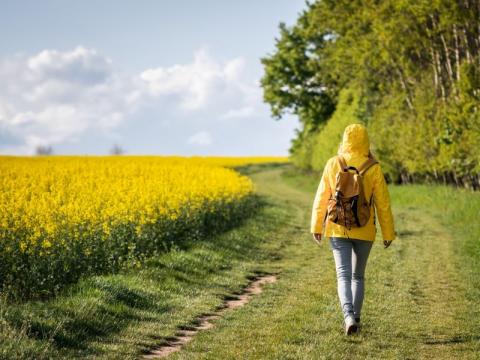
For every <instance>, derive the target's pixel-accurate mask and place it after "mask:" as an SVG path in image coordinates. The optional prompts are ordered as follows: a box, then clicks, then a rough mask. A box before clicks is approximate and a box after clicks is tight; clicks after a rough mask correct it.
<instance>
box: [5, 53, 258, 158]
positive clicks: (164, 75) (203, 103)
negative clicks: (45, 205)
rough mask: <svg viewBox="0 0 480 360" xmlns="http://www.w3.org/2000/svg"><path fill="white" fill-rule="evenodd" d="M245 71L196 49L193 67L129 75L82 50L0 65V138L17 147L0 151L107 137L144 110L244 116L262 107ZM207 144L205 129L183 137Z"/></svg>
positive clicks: (237, 62)
mask: <svg viewBox="0 0 480 360" xmlns="http://www.w3.org/2000/svg"><path fill="white" fill-rule="evenodd" d="M244 68H245V59H244V58H242V57H238V58H234V59H231V60H229V61H226V62H224V63H220V62H218V61H216V60H215V59H214V58H213V57H212V56H211V55H210V54H209V52H208V50H207V49H206V48H201V49H199V50H197V51H195V52H194V54H193V60H192V61H191V62H190V63H185V64H174V65H172V66H167V67H153V68H150V69H147V70H145V71H142V72H140V73H139V74H131V75H125V74H123V73H121V72H119V71H118V70H116V69H115V67H114V64H113V62H112V60H110V59H109V58H107V57H105V56H104V55H102V54H100V53H99V52H97V51H96V50H95V49H87V48H85V47H82V46H78V47H76V48H74V49H72V50H70V51H59V50H43V51H41V52H39V53H38V54H34V55H32V56H25V55H16V56H12V57H9V58H6V59H0V81H1V83H2V87H1V88H0V135H1V134H2V133H3V134H7V135H8V136H9V137H11V138H15V139H17V143H18V144H17V145H14V146H12V145H11V144H10V145H8V146H6V145H5V144H3V145H2V144H0V152H2V153H5V152H9V153H11V152H13V153H15V152H18V153H25V152H27V153H28V152H30V153H31V152H32V151H33V150H34V149H35V147H36V146H38V145H55V144H59V143H65V142H70V141H75V140H76V139H77V138H78V137H79V136H81V135H82V134H85V133H88V132H89V131H103V132H105V133H108V132H110V131H112V129H115V128H116V127H118V126H119V125H120V124H121V123H122V122H124V121H134V118H135V112H136V110H138V109H142V108H146V107H148V108H149V110H150V111H152V112H158V113H162V114H165V113H168V112H169V111H171V112H172V113H176V112H177V111H178V110H180V111H181V112H182V113H183V114H184V115H187V116H190V115H192V114H195V113H196V112H200V111H206V112H208V114H209V116H211V117H213V118H218V119H230V118H242V117H248V116H250V115H251V114H253V113H254V112H255V108H256V107H258V106H259V105H260V104H261V94H260V92H259V88H258V86H257V85H258V84H256V83H248V82H246V81H245V80H244V77H243V71H244ZM192 116H193V115H192ZM171 118H172V120H170V121H175V118H174V116H172V117H171ZM211 141H212V138H211V135H210V134H209V133H208V132H205V131H202V132H199V133H197V134H194V135H192V136H191V137H190V138H189V139H188V143H189V144H196V145H202V146H206V145H209V144H210V143H211Z"/></svg>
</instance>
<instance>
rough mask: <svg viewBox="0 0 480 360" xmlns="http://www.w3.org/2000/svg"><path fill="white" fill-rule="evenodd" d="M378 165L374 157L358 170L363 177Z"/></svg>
mask: <svg viewBox="0 0 480 360" xmlns="http://www.w3.org/2000/svg"><path fill="white" fill-rule="evenodd" d="M377 163H378V161H377V160H375V159H374V158H373V157H369V158H368V159H367V161H365V162H364V163H363V164H362V165H360V167H359V168H358V172H359V173H360V175H362V176H363V174H365V173H366V172H367V170H368V169H370V167H371V166H372V165H375V164H377Z"/></svg>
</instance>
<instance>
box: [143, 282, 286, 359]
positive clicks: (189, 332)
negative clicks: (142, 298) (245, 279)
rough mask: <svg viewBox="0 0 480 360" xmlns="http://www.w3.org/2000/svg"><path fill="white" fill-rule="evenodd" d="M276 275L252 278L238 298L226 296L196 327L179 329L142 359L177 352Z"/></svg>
mask: <svg viewBox="0 0 480 360" xmlns="http://www.w3.org/2000/svg"><path fill="white" fill-rule="evenodd" d="M277 276H278V274H265V275H258V276H255V277H254V278H252V280H251V282H250V283H249V284H248V285H247V286H246V287H245V288H244V289H243V290H242V292H241V293H240V294H239V295H238V296H227V297H226V298H225V301H224V302H223V304H222V305H221V306H219V307H218V308H217V310H216V311H215V312H211V313H205V314H202V315H200V316H199V317H198V318H197V319H196V320H195V323H197V324H198V325H196V326H193V327H191V328H188V329H180V330H179V331H178V332H177V333H176V334H175V336H173V337H169V338H168V339H165V343H164V344H162V345H160V346H158V347H157V348H155V349H153V350H152V351H151V352H150V353H149V354H146V355H144V356H143V359H161V358H164V357H167V356H168V355H170V354H171V353H173V352H175V351H178V350H180V349H181V348H182V346H183V345H184V344H186V343H187V342H189V341H191V340H192V339H193V337H194V336H195V334H197V333H198V332H199V331H201V330H206V329H210V328H212V327H214V326H215V324H214V323H213V322H212V320H215V319H218V318H219V317H221V316H222V315H223V313H224V312H225V311H229V310H233V309H236V308H238V307H241V306H244V305H245V304H246V303H248V302H249V301H250V299H251V297H252V296H253V295H256V294H260V293H261V292H262V285H263V284H266V283H274V282H275V281H277Z"/></svg>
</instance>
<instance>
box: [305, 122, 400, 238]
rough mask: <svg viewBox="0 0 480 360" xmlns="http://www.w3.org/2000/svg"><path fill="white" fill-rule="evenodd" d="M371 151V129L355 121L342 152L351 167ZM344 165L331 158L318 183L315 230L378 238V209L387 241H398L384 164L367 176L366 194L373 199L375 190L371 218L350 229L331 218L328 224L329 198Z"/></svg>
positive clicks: (349, 129) (364, 178) (314, 218)
mask: <svg viewBox="0 0 480 360" xmlns="http://www.w3.org/2000/svg"><path fill="white" fill-rule="evenodd" d="M369 151H370V142H369V140H368V133H367V129H366V128H365V127H364V126H363V125H361V124H352V125H349V126H347V127H346V128H345V131H344V133H343V141H342V145H341V148H340V149H339V153H341V154H342V156H343V157H344V159H345V161H346V163H347V165H348V166H354V167H356V168H358V167H359V166H360V165H361V164H362V163H363V162H365V161H366V160H367V157H368V154H369ZM338 171H340V164H339V163H338V160H337V158H336V157H332V158H330V159H329V160H328V161H327V163H326V165H325V168H324V170H323V174H322V178H321V180H320V184H319V185H318V189H317V193H316V195H315V200H314V202H313V209H312V220H311V229H310V231H311V232H312V233H316V234H321V233H322V232H323V231H325V234H324V236H325V237H344V238H346V237H347V236H348V237H350V238H353V239H361V240H369V241H374V240H375V236H376V233H377V229H376V226H375V224H376V221H375V209H376V212H377V215H378V221H379V223H380V227H381V229H382V237H383V240H394V239H395V230H394V225H393V215H392V210H391V207H390V196H389V193H388V188H387V184H386V182H385V178H384V176H383V172H382V169H381V167H380V164H375V165H373V166H371V167H370V168H369V169H368V170H367V172H366V173H365V174H364V176H363V186H364V191H365V197H366V198H367V199H370V196H371V195H372V192H373V204H374V206H372V207H371V209H370V219H369V221H368V223H367V224H366V225H364V226H362V227H358V228H355V227H354V228H352V229H351V230H348V229H347V228H345V227H344V226H342V225H338V224H335V223H333V222H331V221H329V220H328V219H327V220H326V224H324V219H325V214H326V211H327V204H328V198H329V197H330V195H332V189H335V180H336V175H337V172H338Z"/></svg>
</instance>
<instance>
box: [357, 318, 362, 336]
mask: <svg viewBox="0 0 480 360" xmlns="http://www.w3.org/2000/svg"><path fill="white" fill-rule="evenodd" d="M355 322H356V323H357V333H358V332H360V329H361V327H362V324H360V318H359V317H356V318H355Z"/></svg>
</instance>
